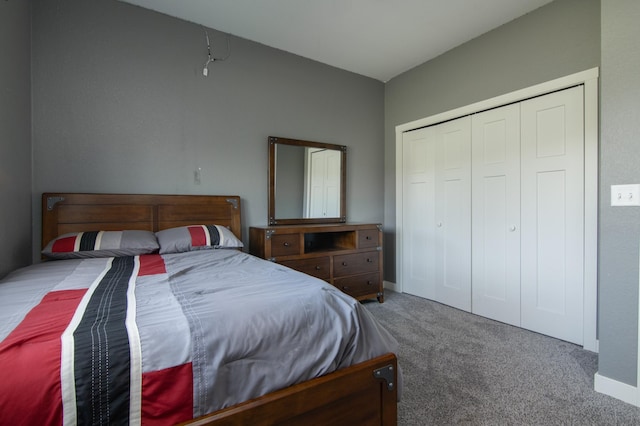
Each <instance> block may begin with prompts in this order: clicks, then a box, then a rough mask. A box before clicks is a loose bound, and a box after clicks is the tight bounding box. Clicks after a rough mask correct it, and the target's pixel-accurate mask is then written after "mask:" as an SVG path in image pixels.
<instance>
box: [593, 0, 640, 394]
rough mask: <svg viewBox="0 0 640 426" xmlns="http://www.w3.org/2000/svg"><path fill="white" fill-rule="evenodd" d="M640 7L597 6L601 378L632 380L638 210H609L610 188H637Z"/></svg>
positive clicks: (630, 1) (626, 0)
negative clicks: (599, 35)
mask: <svg viewBox="0 0 640 426" xmlns="http://www.w3.org/2000/svg"><path fill="white" fill-rule="evenodd" d="M639 22H640V2H638V1H637V0H605V1H603V2H602V69H601V79H600V85H601V95H600V109H601V115H600V122H601V133H600V235H599V256H600V260H599V285H600V293H599V303H600V315H599V323H598V325H599V329H600V358H599V366H598V372H599V373H600V374H601V375H603V376H606V377H609V378H612V379H614V380H617V381H621V382H624V383H627V384H630V385H636V381H637V372H636V370H637V357H638V354H637V349H638V328H637V322H638V261H639V258H640V250H639V246H640V207H611V206H610V188H611V185H613V184H625V183H640V166H639V165H638V161H639V160H640V120H638V118H639V117H640V83H639V82H638V78H639V76H640V72H639V70H640V45H639V44H638V42H639V41H640V26H639V24H638V23H639Z"/></svg>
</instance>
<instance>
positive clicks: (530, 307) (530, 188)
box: [521, 86, 584, 344]
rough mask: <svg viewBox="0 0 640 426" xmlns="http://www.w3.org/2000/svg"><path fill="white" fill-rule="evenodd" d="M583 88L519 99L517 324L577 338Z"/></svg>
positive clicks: (579, 333) (579, 324)
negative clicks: (519, 290)
mask: <svg viewBox="0 0 640 426" xmlns="http://www.w3.org/2000/svg"><path fill="white" fill-rule="evenodd" d="M583 117H584V115H583V88H582V86H580V87H575V88H572V89H567V90H563V91H561V92H556V93H552V94H550V95H546V96H542V97H539V98H534V99H531V100H528V101H524V102H522V104H521V125H522V132H521V141H522V145H521V149H522V166H521V167H522V170H521V179H522V216H521V217H522V233H521V238H522V287H521V288H522V300H521V309H522V312H521V320H522V327H524V328H527V329H530V330H534V331H537V332H540V333H543V334H547V335H550V336H554V337H557V338H560V339H563V340H567V341H570V342H574V343H577V344H582V341H583V333H582V324H583V283H584V279H583V259H584V258H583V247H584V237H583V235H584V234H583V231H584V213H583V209H584V177H583V173H584V165H583V163H584V135H583V128H584V126H583V120H584V118H583Z"/></svg>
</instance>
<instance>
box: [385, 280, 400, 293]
mask: <svg viewBox="0 0 640 426" xmlns="http://www.w3.org/2000/svg"><path fill="white" fill-rule="evenodd" d="M382 285H383V286H384V288H388V289H389V290H391V291H398V286H397V285H396V283H392V282H391V281H382Z"/></svg>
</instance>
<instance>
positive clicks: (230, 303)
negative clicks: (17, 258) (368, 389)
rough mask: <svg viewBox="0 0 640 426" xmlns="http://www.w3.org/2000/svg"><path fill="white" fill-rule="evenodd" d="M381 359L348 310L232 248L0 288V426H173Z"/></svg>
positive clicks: (77, 263) (93, 267) (362, 316)
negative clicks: (168, 425)
mask: <svg viewBox="0 0 640 426" xmlns="http://www.w3.org/2000/svg"><path fill="white" fill-rule="evenodd" d="M389 352H394V353H395V352H397V343H396V341H395V340H394V338H393V337H392V336H391V335H390V334H389V333H388V332H387V331H386V330H385V329H384V328H382V327H381V326H380V325H379V324H378V323H377V322H376V321H375V320H374V318H373V317H372V316H371V315H370V314H369V312H368V311H367V310H366V309H364V308H363V307H362V306H361V305H360V303H359V302H357V301H356V300H355V299H352V298H351V297H349V296H347V295H345V294H344V293H342V292H340V291H339V290H337V289H336V288H334V287H333V286H331V285H329V284H327V283H325V282H324V281H321V280H318V279H315V278H312V277H309V276H307V275H305V274H302V273H300V272H297V271H294V270H292V269H289V268H286V267H284V266H282V265H278V264H275V263H272V262H268V261H264V260H261V259H259V258H256V257H253V256H251V255H248V254H246V253H243V252H240V251H238V250H199V251H188V252H183V253H171V254H162V255H161V254H145V255H140V256H124V257H116V258H89V259H70V260H60V261H52V262H45V263H42V264H38V265H34V266H31V267H28V268H24V269H21V270H18V271H16V272H14V273H13V274H11V275H10V276H8V277H7V278H6V279H5V280H3V281H2V282H0V424H20V423H23V424H63V423H64V424H76V423H78V424H80V423H90V424H126V423H131V424H138V423H144V424H152V423H153V424H174V423H176V422H180V421H186V420H189V419H191V418H195V417H198V416H201V415H203V414H206V413H209V412H213V411H215V410H218V409H221V408H223V407H228V406H231V405H234V404H237V403H239V402H241V401H246V400H248V399H251V398H255V397H258V396H260V395H263V394H266V393H268V392H271V391H274V390H277V389H280V388H283V387H286V386H290V385H292V384H294V383H299V382H302V381H305V380H309V379H311V378H314V377H318V376H321V375H324V374H326V373H329V372H331V371H334V370H338V369H341V368H344V367H347V366H349V365H352V364H356V363H359V362H362V361H365V360H369V359H371V358H374V357H377V356H380V355H383V354H385V353H389Z"/></svg>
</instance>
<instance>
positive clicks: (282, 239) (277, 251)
mask: <svg viewBox="0 0 640 426" xmlns="http://www.w3.org/2000/svg"><path fill="white" fill-rule="evenodd" d="M292 254H300V234H282V235H276V234H274V235H272V236H271V256H273V257H276V256H288V255H292Z"/></svg>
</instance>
